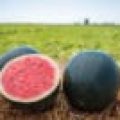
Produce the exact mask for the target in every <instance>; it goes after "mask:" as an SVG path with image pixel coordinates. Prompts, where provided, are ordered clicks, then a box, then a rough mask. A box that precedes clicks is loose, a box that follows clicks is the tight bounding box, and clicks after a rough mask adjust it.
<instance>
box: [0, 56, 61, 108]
mask: <svg viewBox="0 0 120 120" xmlns="http://www.w3.org/2000/svg"><path fill="white" fill-rule="evenodd" d="M58 86H59V69H58V66H57V65H56V63H55V62H54V61H53V60H52V59H51V58H49V57H47V56H45V55H42V54H41V55H40V54H29V55H23V56H20V57H16V58H15V59H13V60H11V61H9V62H8V63H7V64H6V65H5V66H4V68H3V70H2V76H1V81H0V90H1V94H2V95H3V96H4V97H5V98H7V99H8V100H10V101H12V102H16V103H19V104H24V105H25V104H26V105H27V104H32V103H36V102H39V103H41V104H49V103H48V102H50V101H51V102H52V101H53V96H54V95H55V94H56V91H57V89H58ZM46 101H47V102H46ZM43 106H44V105H43Z"/></svg>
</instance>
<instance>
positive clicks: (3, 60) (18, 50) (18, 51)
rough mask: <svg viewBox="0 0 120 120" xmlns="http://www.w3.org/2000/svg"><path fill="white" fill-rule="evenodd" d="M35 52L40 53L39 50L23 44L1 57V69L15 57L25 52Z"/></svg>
mask: <svg viewBox="0 0 120 120" xmlns="http://www.w3.org/2000/svg"><path fill="white" fill-rule="evenodd" d="M35 53H38V52H37V50H35V49H33V48H32V47H29V46H21V47H18V48H15V49H12V50H10V51H9V52H7V53H6V54H4V55H3V56H1V57H0V69H2V68H3V67H4V65H5V64H6V63H7V62H8V61H9V60H11V59H13V58H15V57H18V56H21V55H25V54H35Z"/></svg>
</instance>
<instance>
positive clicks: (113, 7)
mask: <svg viewBox="0 0 120 120" xmlns="http://www.w3.org/2000/svg"><path fill="white" fill-rule="evenodd" d="M84 18H89V19H90V21H91V22H98V23H101V22H110V23H111V22H114V23H120V0H0V22H33V23H34V22H35V23H74V22H78V23H79V22H83V20H84Z"/></svg>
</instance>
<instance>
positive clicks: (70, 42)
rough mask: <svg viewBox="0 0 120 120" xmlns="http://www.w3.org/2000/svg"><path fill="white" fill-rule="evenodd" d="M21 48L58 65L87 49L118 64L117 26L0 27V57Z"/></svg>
mask: <svg viewBox="0 0 120 120" xmlns="http://www.w3.org/2000/svg"><path fill="white" fill-rule="evenodd" d="M20 45H31V46H33V47H35V48H36V49H38V51H40V52H42V53H45V54H47V55H49V56H51V57H53V58H54V59H56V60H58V61H64V60H67V59H68V58H69V56H71V55H72V54H74V53H76V52H78V51H82V50H87V49H89V50H93V49H95V50H102V51H105V52H107V53H109V54H111V55H112V56H113V57H114V58H115V59H117V60H120V26H119V25H118V26H117V25H115V26H114V25H101V26H100V25H41V24H0V53H1V54H3V53H4V52H6V51H9V50H10V49H11V48H14V47H17V46H20Z"/></svg>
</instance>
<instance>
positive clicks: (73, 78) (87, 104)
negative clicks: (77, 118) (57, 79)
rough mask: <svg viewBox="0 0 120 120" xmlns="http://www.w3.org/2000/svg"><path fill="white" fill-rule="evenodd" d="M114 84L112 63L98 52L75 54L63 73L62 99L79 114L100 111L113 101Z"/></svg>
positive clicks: (115, 73)
mask: <svg viewBox="0 0 120 120" xmlns="http://www.w3.org/2000/svg"><path fill="white" fill-rule="evenodd" d="M117 84H118V68H117V65H116V63H115V61H114V60H113V58H112V57H110V56H109V55H107V54H105V53H103V52H100V51H99V52H98V51H86V52H81V53H78V54H77V55H76V56H74V57H73V58H72V59H71V60H70V62H69V63H68V65H67V66H66V68H65V71H64V84H63V85H64V86H63V88H64V92H65V95H66V97H67V100H68V102H69V104H70V105H71V106H72V107H74V108H77V109H79V110H86V111H100V110H103V109H104V108H105V107H107V106H108V105H109V104H110V103H112V102H113V101H114V100H115V98H116V93H117V89H118V86H117Z"/></svg>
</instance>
